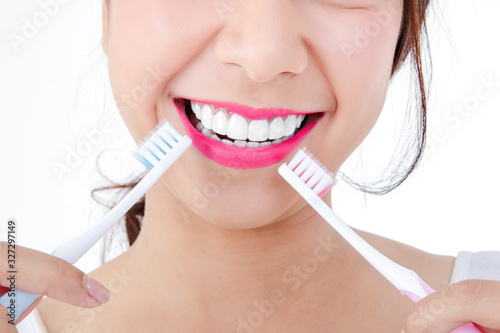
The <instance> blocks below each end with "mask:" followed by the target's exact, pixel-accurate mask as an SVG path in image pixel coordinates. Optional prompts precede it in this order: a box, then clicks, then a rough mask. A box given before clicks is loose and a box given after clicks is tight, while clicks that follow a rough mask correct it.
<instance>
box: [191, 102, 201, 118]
mask: <svg viewBox="0 0 500 333" xmlns="http://www.w3.org/2000/svg"><path fill="white" fill-rule="evenodd" d="M191 110H193V112H194V114H195V115H196V118H198V119H200V120H201V107H200V106H199V105H198V103H195V102H193V101H191Z"/></svg>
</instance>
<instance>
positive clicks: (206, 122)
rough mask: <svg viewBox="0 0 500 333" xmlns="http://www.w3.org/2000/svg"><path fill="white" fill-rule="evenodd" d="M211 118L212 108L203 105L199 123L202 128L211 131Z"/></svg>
mask: <svg viewBox="0 0 500 333" xmlns="http://www.w3.org/2000/svg"><path fill="white" fill-rule="evenodd" d="M213 117H214V116H213V113H212V108H211V107H210V106H209V105H204V106H203V108H202V109H201V123H202V124H203V127H205V128H208V129H212V119H213Z"/></svg>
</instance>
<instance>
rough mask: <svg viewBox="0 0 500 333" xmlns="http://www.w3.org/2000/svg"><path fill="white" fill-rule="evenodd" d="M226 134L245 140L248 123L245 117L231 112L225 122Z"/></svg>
mask: <svg viewBox="0 0 500 333" xmlns="http://www.w3.org/2000/svg"><path fill="white" fill-rule="evenodd" d="M227 136H228V137H230V138H231V139H235V140H246V139H247V137H248V125H247V121H246V120H245V118H243V117H242V116H240V115H237V114H233V115H232V116H231V119H229V123H228V124H227Z"/></svg>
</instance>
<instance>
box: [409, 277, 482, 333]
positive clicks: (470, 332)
mask: <svg viewBox="0 0 500 333" xmlns="http://www.w3.org/2000/svg"><path fill="white" fill-rule="evenodd" d="M418 279H419V282H420V284H421V285H422V288H423V289H424V291H425V292H426V293H427V295H430V294H432V293H433V292H434V289H432V288H431V287H429V285H428V284H427V283H425V282H424V280H422V279H421V278H418ZM401 293H402V294H404V295H406V296H408V298H409V299H411V300H412V301H413V302H414V303H417V302H418V301H420V300H421V299H422V298H421V297H420V296H418V295H415V294H414V293H412V292H410V291H406V290H403V291H401ZM450 333H482V331H481V330H480V329H479V328H478V327H477V326H476V325H475V324H474V323H467V324H465V325H463V326H460V327H459V328H456V329H454V330H453V331H451V332H450Z"/></svg>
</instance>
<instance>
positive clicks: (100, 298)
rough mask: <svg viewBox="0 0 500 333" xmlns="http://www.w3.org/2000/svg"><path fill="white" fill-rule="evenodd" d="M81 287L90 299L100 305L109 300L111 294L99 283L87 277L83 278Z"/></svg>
mask: <svg viewBox="0 0 500 333" xmlns="http://www.w3.org/2000/svg"><path fill="white" fill-rule="evenodd" d="M83 287H84V289H85V291H86V292H87V295H89V296H90V297H91V298H92V299H94V300H96V301H97V302H99V303H100V304H104V303H108V302H109V300H110V299H111V293H110V292H109V290H108V289H107V288H106V287H104V285H102V284H101V283H100V282H99V281H97V280H95V279H93V278H91V277H89V276H87V275H86V274H85V275H84V276H83Z"/></svg>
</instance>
